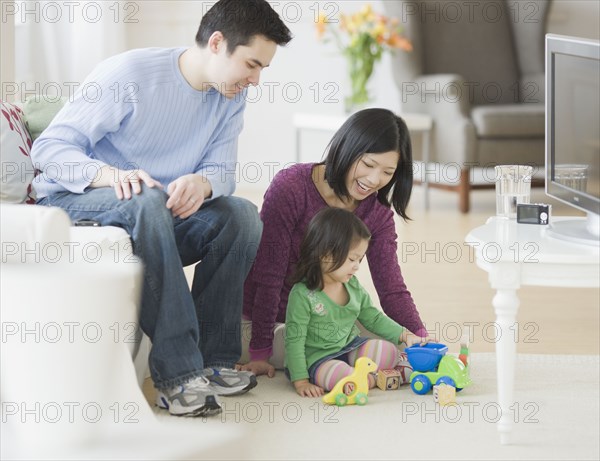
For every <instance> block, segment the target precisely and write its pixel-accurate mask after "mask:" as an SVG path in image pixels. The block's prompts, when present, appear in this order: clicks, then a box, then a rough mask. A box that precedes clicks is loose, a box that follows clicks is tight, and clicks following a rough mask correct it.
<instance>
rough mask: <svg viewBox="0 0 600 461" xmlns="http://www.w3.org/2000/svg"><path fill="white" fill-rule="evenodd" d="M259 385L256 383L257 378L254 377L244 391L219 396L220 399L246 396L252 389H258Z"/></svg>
mask: <svg viewBox="0 0 600 461" xmlns="http://www.w3.org/2000/svg"><path fill="white" fill-rule="evenodd" d="M257 384H258V382H257V381H256V376H252V377H250V384H248V385H247V386H246V387H244V388H243V389H240V390H239V391H235V392H232V393H230V394H218V393H217V395H218V396H219V397H235V396H236V395H242V394H245V393H246V392H248V391H249V390H250V389H254V388H255V387H256V385H257Z"/></svg>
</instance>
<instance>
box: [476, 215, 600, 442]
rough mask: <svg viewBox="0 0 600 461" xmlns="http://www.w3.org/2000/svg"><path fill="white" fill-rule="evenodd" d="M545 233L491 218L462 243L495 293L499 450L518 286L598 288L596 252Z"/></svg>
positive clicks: (509, 401)
mask: <svg viewBox="0 0 600 461" xmlns="http://www.w3.org/2000/svg"><path fill="white" fill-rule="evenodd" d="M563 219H564V218H563ZM569 219H573V218H569ZM581 219H585V218H581ZM553 220H554V221H559V220H561V218H556V217H554V218H553ZM546 231H547V226H538V225H532V224H518V223H517V222H516V221H515V220H508V219H504V218H496V217H493V218H490V219H488V221H487V222H486V224H485V225H483V226H480V227H477V228H475V229H473V230H472V231H471V232H469V234H468V235H467V236H466V238H465V242H466V243H467V244H468V245H470V246H472V247H473V249H474V252H475V257H476V261H477V265H478V266H479V267H480V268H481V269H483V270H484V271H486V272H487V273H488V274H489V282H490V285H491V287H492V288H493V289H495V290H496V295H495V296H494V298H493V300H492V305H493V307H494V311H495V313H496V327H497V328H498V329H499V330H500V331H499V333H498V335H499V340H498V342H497V343H496V361H497V362H496V371H497V381H498V404H499V405H500V408H501V410H502V414H501V417H500V420H499V421H498V432H499V433H500V442H501V443H502V444H508V443H510V442H511V440H512V437H511V435H512V430H513V426H514V422H513V421H514V420H513V410H512V408H514V406H513V404H514V403H515V402H514V375H515V358H516V343H515V341H514V337H513V334H512V333H513V330H512V329H514V325H515V321H516V318H517V312H518V310H519V298H518V296H517V290H518V289H519V288H520V287H521V286H523V285H536V286H553V287H575V288H576V287H598V286H600V269H599V266H600V253H599V250H598V248H597V247H593V246H588V245H580V244H576V243H570V242H566V241H563V240H558V239H555V238H552V237H550V236H547V235H546Z"/></svg>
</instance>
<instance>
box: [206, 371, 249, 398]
mask: <svg viewBox="0 0 600 461" xmlns="http://www.w3.org/2000/svg"><path fill="white" fill-rule="evenodd" d="M210 378H211V377H208V380H209V382H210V384H209V386H210V387H211V389H212V390H213V392H214V393H215V394H217V395H218V396H219V397H233V396H235V395H241V394H245V393H246V392H248V391H249V390H250V389H254V388H255V387H256V385H257V384H258V383H257V381H256V376H254V375H252V376H250V377H249V379H250V382H249V383H248V384H247V385H246V386H245V387H239V386H238V387H235V386H234V387H226V386H223V385H220V384H219V382H218V381H217V380H211V379H210ZM222 382H223V383H224V381H222Z"/></svg>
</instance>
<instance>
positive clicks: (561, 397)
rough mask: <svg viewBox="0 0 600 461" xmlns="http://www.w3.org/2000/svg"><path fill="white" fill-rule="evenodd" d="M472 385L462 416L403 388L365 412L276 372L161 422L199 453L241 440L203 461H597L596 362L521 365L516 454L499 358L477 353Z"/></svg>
mask: <svg viewBox="0 0 600 461" xmlns="http://www.w3.org/2000/svg"><path fill="white" fill-rule="evenodd" d="M471 378H472V380H473V385H472V386H471V387H468V388H466V389H465V390H463V391H462V392H461V393H460V394H457V402H458V403H459V405H458V406H456V407H438V406H437V405H436V404H435V403H434V402H433V397H432V396H431V394H429V395H426V396H418V395H416V394H414V393H413V392H412V391H411V390H410V388H409V387H408V386H403V387H402V388H401V389H400V390H397V391H387V392H384V391H381V390H379V389H375V390H372V391H371V392H370V393H369V402H368V404H367V405H366V406H364V407H358V406H349V407H344V408H337V407H328V406H327V407H326V406H324V405H323V404H322V403H321V402H320V399H308V398H301V397H299V396H298V395H296V394H295V392H294V390H293V388H292V387H291V385H290V384H289V382H288V381H287V379H286V378H285V376H284V375H283V373H282V372H278V373H277V376H276V377H275V378H273V379H269V378H266V377H261V378H259V385H258V387H257V388H256V389H254V390H252V391H251V392H249V393H248V394H246V395H243V396H239V397H229V398H225V399H223V400H224V404H225V411H224V412H223V414H222V415H219V416H216V417H212V418H206V419H202V418H198V419H181V418H175V417H170V416H168V415H167V414H166V413H165V412H164V411H161V410H158V409H155V413H156V414H157V416H158V417H159V421H161V422H162V423H164V424H165V425H166V426H169V428H170V429H173V428H174V427H180V429H184V428H185V429H190V428H192V427H193V428H195V429H196V430H197V433H198V438H199V447H198V452H202V449H201V442H200V439H202V438H203V434H204V435H207V433H212V434H214V433H215V432H219V430H222V431H224V432H228V431H231V430H233V431H236V432H238V434H239V435H238V436H237V437H236V438H235V439H234V441H233V442H228V443H227V444H226V445H225V446H223V445H221V446H216V447H215V446H213V447H211V449H209V450H207V451H206V452H204V453H203V454H202V455H201V456H202V459H256V460H263V459H264V460H266V459H294V460H296V459H298V460H300V459H325V460H334V459H336V460H337V459H340V460H342V459H343V460H347V459H357V460H358V459H360V460H366V459H376V460H379V459H395V460H400V459H402V460H413V459H414V460H429V459H432V460H433V459H438V460H439V459H473V460H476V459H477V460H478V459H490V460H491V459H494V460H496V459H497V460H500V459H502V460H505V459H528V460H537V459H539V460H559V459H560V460H567V459H569V460H571V459H572V460H584V459H595V460H597V459H599V456H600V448H599V446H600V444H599V433H600V431H599V429H600V428H599V422H598V419H599V414H600V407H599V400H600V396H599V388H600V386H599V357H598V356H566V355H562V356H561V355H519V356H518V362H517V369H516V380H515V400H516V407H515V410H517V411H516V414H515V419H516V421H517V424H516V426H515V432H514V444H513V445H510V446H502V445H500V443H499V436H498V433H497V430H496V426H495V424H494V421H495V420H496V419H497V417H498V405H497V403H496V365H495V355H494V354H472V356H471ZM186 432H187V433H188V434H189V431H187V430H186ZM165 443H167V441H165ZM198 452H197V453H198ZM195 456H197V455H195Z"/></svg>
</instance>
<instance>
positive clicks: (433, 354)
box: [404, 343, 448, 372]
mask: <svg viewBox="0 0 600 461" xmlns="http://www.w3.org/2000/svg"><path fill="white" fill-rule="evenodd" d="M404 351H405V352H406V355H407V357H408V361H409V362H410V364H411V365H412V367H413V369H414V370H415V371H421V372H425V371H431V370H433V369H435V367H437V365H438V363H440V360H442V357H443V356H444V355H445V354H446V352H448V346H446V345H444V344H440V343H427V344H425V345H424V346H420V345H419V344H415V345H414V346H410V347H407V348H406V349H404Z"/></svg>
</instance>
